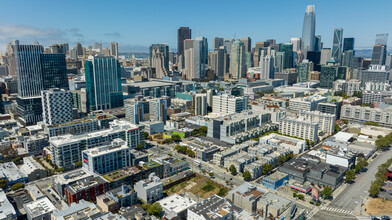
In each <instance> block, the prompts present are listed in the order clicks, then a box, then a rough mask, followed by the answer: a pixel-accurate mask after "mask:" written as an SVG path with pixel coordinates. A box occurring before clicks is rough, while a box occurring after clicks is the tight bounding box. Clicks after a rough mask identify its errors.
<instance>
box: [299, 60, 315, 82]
mask: <svg viewBox="0 0 392 220" xmlns="http://www.w3.org/2000/svg"><path fill="white" fill-rule="evenodd" d="M310 71H313V62H309V60H303V61H302V62H301V63H298V64H297V73H298V82H308V81H309V73H310Z"/></svg>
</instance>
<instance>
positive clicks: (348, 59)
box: [342, 50, 354, 68]
mask: <svg viewBox="0 0 392 220" xmlns="http://www.w3.org/2000/svg"><path fill="white" fill-rule="evenodd" d="M342 66H345V67H350V68H353V67H354V51H352V50H347V51H345V52H344V53H343V62H342Z"/></svg>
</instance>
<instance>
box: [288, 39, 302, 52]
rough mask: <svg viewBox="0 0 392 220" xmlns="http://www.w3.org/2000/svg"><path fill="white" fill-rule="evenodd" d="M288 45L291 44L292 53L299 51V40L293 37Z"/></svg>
mask: <svg viewBox="0 0 392 220" xmlns="http://www.w3.org/2000/svg"><path fill="white" fill-rule="evenodd" d="M290 43H292V44H293V51H299V50H301V38H299V37H293V38H291V39H290Z"/></svg>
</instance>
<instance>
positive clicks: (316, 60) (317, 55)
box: [306, 51, 321, 72]
mask: <svg viewBox="0 0 392 220" xmlns="http://www.w3.org/2000/svg"><path fill="white" fill-rule="evenodd" d="M306 56H307V58H308V60H309V61H310V62H312V63H313V70H314V71H319V72H320V70H321V65H320V59H321V52H320V51H308V53H307V55H306Z"/></svg>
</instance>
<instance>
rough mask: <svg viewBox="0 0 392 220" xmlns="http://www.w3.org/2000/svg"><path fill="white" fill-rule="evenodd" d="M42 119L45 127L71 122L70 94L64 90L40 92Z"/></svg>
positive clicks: (71, 102) (71, 104)
mask: <svg viewBox="0 0 392 220" xmlns="http://www.w3.org/2000/svg"><path fill="white" fill-rule="evenodd" d="M41 95H42V118H43V121H44V122H45V124H47V125H58V124H63V123H67V122H70V121H72V120H73V112H72V106H73V101H72V93H71V91H69V90H65V89H50V90H44V91H41Z"/></svg>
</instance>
